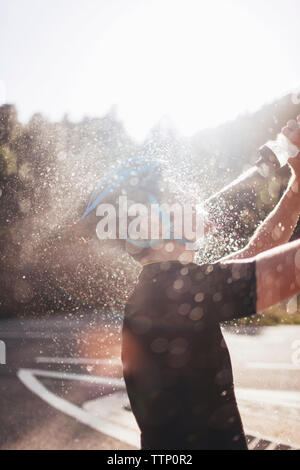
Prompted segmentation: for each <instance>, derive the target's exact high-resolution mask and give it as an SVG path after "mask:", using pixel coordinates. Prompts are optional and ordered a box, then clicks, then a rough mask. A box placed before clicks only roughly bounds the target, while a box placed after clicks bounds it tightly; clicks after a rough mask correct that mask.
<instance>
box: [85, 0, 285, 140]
mask: <svg viewBox="0 0 300 470" xmlns="http://www.w3.org/2000/svg"><path fill="white" fill-rule="evenodd" d="M238 3H239V2H231V1H227V2H223V1H212V2H202V1H199V0H197V1H193V0H189V1H187V2H181V1H176V0H172V1H168V0H166V1H160V2H157V1H153V2H146V3H143V5H142V6H141V7H140V8H136V9H134V10H133V11H131V12H130V13H127V15H126V16H125V17H124V16H123V17H122V18H120V19H119V20H118V21H117V22H116V23H114V25H113V26H112V27H111V28H110V30H109V31H108V32H107V33H106V35H105V36H104V39H103V41H102V42H101V44H100V45H99V44H95V45H94V49H93V50H91V51H90V57H91V56H94V55H95V54H98V56H99V57H101V60H99V66H98V69H97V70H95V74H94V78H95V79H99V85H100V83H101V86H103V85H104V86H105V87H106V89H107V90H108V91H109V95H112V96H114V97H115V98H114V99H115V103H116V104H117V105H118V108H119V114H120V117H121V118H123V119H124V121H125V124H126V127H127V128H128V130H129V131H130V132H131V134H133V135H134V136H136V137H143V136H144V135H145V133H146V132H147V131H148V130H149V128H150V127H151V125H153V124H154V123H155V122H157V121H158V120H159V118H160V117H161V116H162V115H169V116H170V118H171V119H172V121H173V122H174V123H175V125H176V126H177V127H178V128H179V130H180V131H181V132H183V133H184V134H191V133H193V132H195V131H197V130H199V129H200V128H203V127H208V126H214V125H216V124H218V123H221V122H223V121H225V120H228V119H231V118H234V117H235V116H236V115H237V114H239V113H241V112H244V111H245V110H251V109H255V108H256V107H259V106H261V105H262V104H263V103H264V102H265V101H266V100H268V99H273V98H274V97H275V95H276V93H278V84H279V89H280V85H281V82H282V87H284V86H286V85H283V84H286V77H285V75H284V74H283V73H281V76H280V71H279V70H278V67H277V68H276V62H277V60H278V56H279V55H280V53H279V50H280V47H281V46H280V43H279V41H278V44H275V43H274V38H273V37H272V39H271V35H270V36H268V33H267V31H266V27H265V25H263V24H261V23H260V21H259V20H257V18H251V21H250V18H249V12H247V11H244V10H243V8H242V6H240V7H239V6H238ZM240 3H242V2H240ZM99 46H100V47H99ZM103 58H104V61H103ZM103 62H104V63H106V64H109V66H108V69H106V70H105V69H103V68H102V64H103ZM284 65H285V64H283V63H282V61H281V66H282V67H283V69H284V70H286V68H285V66H284ZM274 68H275V69H276V79H275V80H274ZM91 89H93V87H92V88H91Z"/></svg>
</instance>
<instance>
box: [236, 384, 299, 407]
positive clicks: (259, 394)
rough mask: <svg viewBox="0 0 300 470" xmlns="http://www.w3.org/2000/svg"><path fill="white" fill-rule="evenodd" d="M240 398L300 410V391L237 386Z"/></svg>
mask: <svg viewBox="0 0 300 470" xmlns="http://www.w3.org/2000/svg"><path fill="white" fill-rule="evenodd" d="M236 396H237V399H238V400H242V401H250V402H254V403H266V404H268V405H277V406H281V407H282V406H283V407H287V408H293V409H297V410H300V394H299V392H289V391H285V390H284V391H283V390H282V391H281V390H257V389H253V388H237V389H236Z"/></svg>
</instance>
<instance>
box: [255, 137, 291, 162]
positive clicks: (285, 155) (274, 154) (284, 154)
mask: <svg viewBox="0 0 300 470" xmlns="http://www.w3.org/2000/svg"><path fill="white" fill-rule="evenodd" d="M259 152H260V155H261V156H262V157H263V159H264V161H265V162H266V161H269V162H270V163H273V164H276V163H277V165H278V164H279V165H280V167H283V166H284V165H286V164H287V163H288V160H289V159H290V158H295V157H297V155H298V154H299V149H298V148H297V147H296V146H295V145H293V144H292V143H291V142H290V141H289V139H288V138H287V137H285V136H284V135H283V134H279V135H278V136H277V139H276V140H269V142H267V143H266V144H265V145H263V146H262V147H261V148H260V149H259ZM275 160H277V162H276V161H275Z"/></svg>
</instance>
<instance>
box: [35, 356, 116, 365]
mask: <svg viewBox="0 0 300 470" xmlns="http://www.w3.org/2000/svg"><path fill="white" fill-rule="evenodd" d="M36 363H37V364H66V365H69V364H71V365H94V366H100V365H108V366H115V365H116V366H121V365H122V363H121V361H120V359H89V358H83V357H37V358H36Z"/></svg>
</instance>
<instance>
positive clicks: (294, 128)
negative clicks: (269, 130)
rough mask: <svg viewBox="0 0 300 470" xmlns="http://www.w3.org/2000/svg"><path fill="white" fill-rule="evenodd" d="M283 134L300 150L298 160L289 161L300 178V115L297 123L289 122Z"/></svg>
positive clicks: (291, 159)
mask: <svg viewBox="0 0 300 470" xmlns="http://www.w3.org/2000/svg"><path fill="white" fill-rule="evenodd" d="M281 132H282V134H283V135H285V137H287V138H288V139H289V141H290V142H291V143H292V144H294V145H295V146H296V147H298V149H299V154H298V156H297V157H296V158H290V159H289V165H290V166H291V167H292V168H293V170H294V171H295V172H296V174H297V175H299V176H300V115H299V116H298V117H297V121H295V120H291V121H288V123H287V125H286V126H285V127H284V128H283V129H282V131H281Z"/></svg>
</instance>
